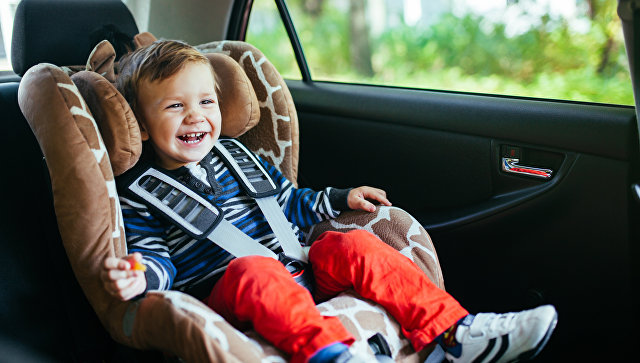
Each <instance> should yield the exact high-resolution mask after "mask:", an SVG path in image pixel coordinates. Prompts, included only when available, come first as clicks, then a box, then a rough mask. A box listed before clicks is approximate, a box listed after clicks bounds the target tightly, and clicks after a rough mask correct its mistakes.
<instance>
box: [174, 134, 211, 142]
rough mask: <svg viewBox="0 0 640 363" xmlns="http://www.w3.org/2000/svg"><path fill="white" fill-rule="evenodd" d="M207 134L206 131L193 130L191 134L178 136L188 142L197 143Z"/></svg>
mask: <svg viewBox="0 0 640 363" xmlns="http://www.w3.org/2000/svg"><path fill="white" fill-rule="evenodd" d="M206 134H207V133H206V132H193V133H190V134H184V135H181V136H178V139H180V140H181V141H182V142H184V143H187V144H195V143H197V142H200V140H202V139H203V138H204V135H206Z"/></svg>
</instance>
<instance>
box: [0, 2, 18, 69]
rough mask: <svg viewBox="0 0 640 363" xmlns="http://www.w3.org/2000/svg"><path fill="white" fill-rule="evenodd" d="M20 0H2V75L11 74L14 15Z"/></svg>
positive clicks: (0, 50) (0, 38)
mask: <svg viewBox="0 0 640 363" xmlns="http://www.w3.org/2000/svg"><path fill="white" fill-rule="evenodd" d="M19 2H20V0H2V1H0V75H3V74H11V73H13V70H12V69H11V62H10V60H11V34H12V33H13V15H14V14H15V12H16V7H17V6H18V3H19Z"/></svg>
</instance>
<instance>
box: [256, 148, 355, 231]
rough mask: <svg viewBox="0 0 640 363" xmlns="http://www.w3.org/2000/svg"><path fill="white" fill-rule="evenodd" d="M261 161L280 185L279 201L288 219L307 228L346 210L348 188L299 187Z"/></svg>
mask: <svg viewBox="0 0 640 363" xmlns="http://www.w3.org/2000/svg"><path fill="white" fill-rule="evenodd" d="M260 162H261V163H262V164H263V165H264V167H265V168H266V169H267V171H268V172H269V174H270V175H271V176H272V177H273V178H274V180H275V182H276V183H278V184H279V185H280V188H281V190H280V194H279V195H278V197H277V198H278V203H279V204H280V206H282V208H283V210H284V214H285V215H286V216H287V219H288V220H289V221H290V222H291V223H293V224H295V225H297V226H298V227H300V228H306V227H310V226H312V225H314V224H316V223H318V222H321V221H323V220H326V219H331V218H336V217H337V216H339V215H340V211H341V210H344V209H343V208H342V206H343V205H346V195H347V194H348V190H345V189H336V188H331V187H329V188H325V189H324V190H322V191H319V192H316V191H313V190H311V189H308V188H300V189H297V188H295V187H294V186H293V184H292V183H291V182H290V181H289V180H288V179H287V178H285V176H284V175H282V173H280V171H278V169H276V168H275V167H274V166H272V165H270V164H269V163H267V162H266V161H264V160H263V159H262V158H260ZM343 199H344V200H343Z"/></svg>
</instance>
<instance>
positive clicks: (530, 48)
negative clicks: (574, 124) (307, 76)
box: [254, 0, 633, 104]
mask: <svg viewBox="0 0 640 363" xmlns="http://www.w3.org/2000/svg"><path fill="white" fill-rule="evenodd" d="M259 2H261V1H258V2H257V3H259ZM262 2H265V1H262ZM266 2H270V1H268V0H267V1H266ZM286 3H287V6H288V8H289V11H290V12H291V16H292V18H293V20H294V23H295V26H296V29H297V32H298V35H299V37H300V41H301V42H302V46H303V49H304V52H305V56H306V58H307V63H308V65H309V68H310V69H311V76H312V79H314V80H325V81H336V82H353V83H366V84H377V85H389V86H402V87H416V88H424V89H441V90H454V91H466V92H480V93H490V94H505V95H517V96H529V97H543V98H556V99H566V100H575V101H589V102H603V103H615V104H633V94H632V89H631V81H630V77H629V72H628V64H627V58H626V53H625V49H624V39H623V36H622V30H621V24H620V19H619V18H618V15H617V12H616V6H617V0H562V1H558V0H483V1H477V0H287V1H286ZM254 6H255V5H254Z"/></svg>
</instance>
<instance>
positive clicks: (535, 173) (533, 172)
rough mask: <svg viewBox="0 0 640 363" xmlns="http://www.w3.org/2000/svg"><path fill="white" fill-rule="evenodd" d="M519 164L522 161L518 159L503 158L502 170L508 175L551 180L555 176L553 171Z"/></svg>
mask: <svg viewBox="0 0 640 363" xmlns="http://www.w3.org/2000/svg"><path fill="white" fill-rule="evenodd" d="M519 162H520V159H517V158H502V170H503V171H504V172H506V173H511V174H520V175H527V176H532V177H536V178H542V179H549V178H551V175H552V174H553V170H551V169H544V168H534V167H532V166H524V165H519V164H518V163H519Z"/></svg>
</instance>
